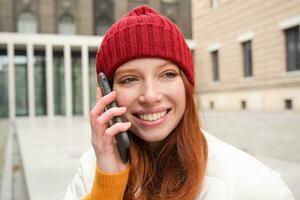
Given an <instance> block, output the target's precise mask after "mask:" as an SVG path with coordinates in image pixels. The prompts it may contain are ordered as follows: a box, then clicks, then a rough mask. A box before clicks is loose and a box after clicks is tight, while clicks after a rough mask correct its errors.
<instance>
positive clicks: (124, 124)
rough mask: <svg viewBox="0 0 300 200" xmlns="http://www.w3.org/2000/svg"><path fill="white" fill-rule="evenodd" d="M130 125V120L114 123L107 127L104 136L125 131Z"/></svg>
mask: <svg viewBox="0 0 300 200" xmlns="http://www.w3.org/2000/svg"><path fill="white" fill-rule="evenodd" d="M130 126H131V122H122V123H116V124H114V125H113V126H111V127H109V128H107V129H106V130H105V132H104V134H105V135H106V136H111V137H113V136H115V135H117V134H118V133H120V132H124V131H127V130H128V129H129V128H130Z"/></svg>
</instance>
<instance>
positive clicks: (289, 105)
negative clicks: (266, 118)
mask: <svg viewBox="0 0 300 200" xmlns="http://www.w3.org/2000/svg"><path fill="white" fill-rule="evenodd" d="M284 102H285V109H286V110H292V109H293V101H292V100H291V99H286V100H285V101H284Z"/></svg>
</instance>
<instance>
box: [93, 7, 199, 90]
mask: <svg viewBox="0 0 300 200" xmlns="http://www.w3.org/2000/svg"><path fill="white" fill-rule="evenodd" d="M144 57H155V58H163V59H166V60H169V61H171V62H173V63H175V64H176V65H178V67H179V68H181V69H182V70H183V72H184V73H185V75H186V76H187V78H188V79H189V80H190V82H191V83H192V84H193V85H194V64H193V59H192V53H191V51H190V49H189V48H188V46H187V44H186V42H185V39H184V36H183V34H182V33H181V32H180V30H179V29H178V27H177V26H176V25H175V24H174V23H173V22H171V21H170V20H169V19H167V18H166V17H164V16H162V15H160V14H159V13H157V12H156V11H155V10H153V9H151V8H149V7H148V6H140V7H137V8H135V9H133V10H131V11H130V12H129V13H127V15H125V16H124V17H122V18H121V19H120V20H118V21H117V22H116V23H114V24H113V25H112V26H111V28H110V29H109V30H108V31H107V33H106V34H105V36H104V38H103V41H102V43H101V45H100V47H99V49H98V52H97V57H96V59H97V60H96V71H97V74H98V73H100V72H104V73H105V74H106V76H107V78H108V79H109V80H112V79H113V74H114V72H115V71H116V69H117V68H118V67H119V66H120V65H122V64H124V63H126V62H127V61H130V60H133V59H136V58H144Z"/></svg>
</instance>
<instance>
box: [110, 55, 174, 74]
mask: <svg viewBox="0 0 300 200" xmlns="http://www.w3.org/2000/svg"><path fill="white" fill-rule="evenodd" d="M164 67H174V68H176V69H178V67H177V65H175V64H174V63H172V62H170V61H168V60H165V59H161V58H138V59H134V60H131V61H128V62H126V63H124V64H123V65H121V66H120V67H118V69H117V70H116V71H115V74H114V75H118V74H121V73H125V72H130V71H139V72H145V73H146V72H148V71H149V72H151V71H156V70H159V69H161V68H164Z"/></svg>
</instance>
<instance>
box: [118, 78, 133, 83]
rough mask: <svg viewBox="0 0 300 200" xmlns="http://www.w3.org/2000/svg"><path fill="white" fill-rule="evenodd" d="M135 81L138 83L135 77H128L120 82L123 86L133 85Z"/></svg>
mask: <svg viewBox="0 0 300 200" xmlns="http://www.w3.org/2000/svg"><path fill="white" fill-rule="evenodd" d="M134 81H137V78H135V77H126V78H123V79H122V80H120V83H121V84H129V83H132V82H134Z"/></svg>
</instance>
